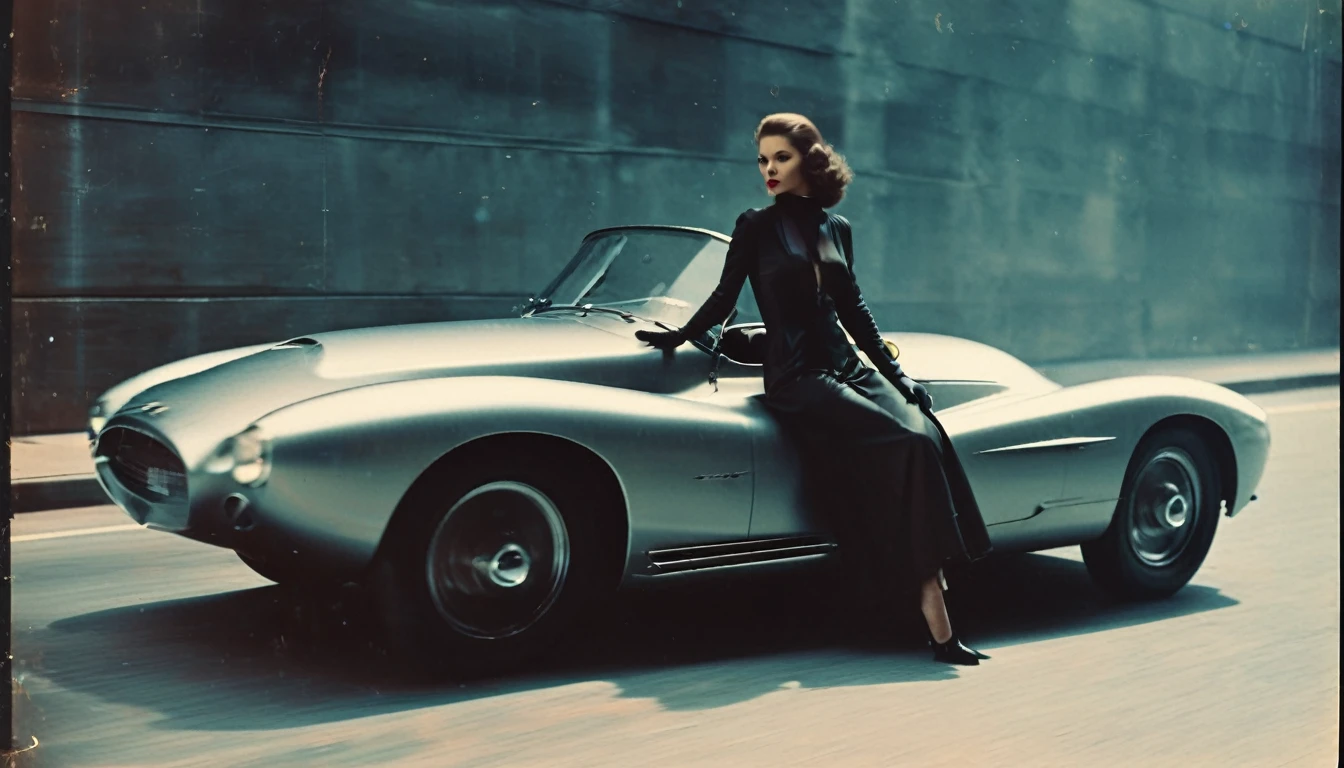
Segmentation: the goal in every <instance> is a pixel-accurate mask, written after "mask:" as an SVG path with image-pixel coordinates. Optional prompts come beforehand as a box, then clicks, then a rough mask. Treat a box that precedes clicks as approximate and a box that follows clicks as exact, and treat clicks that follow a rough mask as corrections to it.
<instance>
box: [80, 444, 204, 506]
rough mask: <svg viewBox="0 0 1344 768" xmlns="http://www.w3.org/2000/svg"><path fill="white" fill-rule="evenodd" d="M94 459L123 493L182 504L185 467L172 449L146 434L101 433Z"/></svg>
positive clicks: (185, 494) (184, 492)
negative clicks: (101, 459) (109, 472)
mask: <svg viewBox="0 0 1344 768" xmlns="http://www.w3.org/2000/svg"><path fill="white" fill-rule="evenodd" d="M96 455H97V456H102V457H106V459H107V466H108V467H109V468H110V469H111V470H112V474H113V475H114V476H115V477H116V478H117V482H119V483H121V485H122V486H123V487H125V488H126V490H128V491H130V492H131V493H134V494H135V495H137V496H139V497H141V498H144V499H147V500H149V501H185V500H186V498H187V468H186V466H185V465H184V464H183V463H182V460H181V459H179V458H178V457H177V454H176V453H173V450H172V449H171V448H169V447H168V446H166V445H164V444H163V443H161V442H159V441H158V440H155V439H154V438H152V437H149V436H148V435H144V434H141V433H139V432H136V431H135V430H132V429H126V428H125V427H113V428H111V429H107V430H104V431H103V433H102V434H101V435H100V436H99V437H98V451H97V454H96Z"/></svg>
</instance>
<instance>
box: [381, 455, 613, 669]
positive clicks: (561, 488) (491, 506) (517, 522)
mask: <svg viewBox="0 0 1344 768" xmlns="http://www.w3.org/2000/svg"><path fill="white" fill-rule="evenodd" d="M519 464H520V462H519V461H518V460H517V459H516V458H513V459H511V460H502V459H501V460H496V461H490V462H483V463H473V464H472V465H471V471H470V475H469V476H466V477H461V478H454V479H452V480H448V481H446V482H434V483H427V484H425V485H424V486H423V487H422V488H420V489H419V490H417V491H416V492H415V493H414V497H413V498H409V499H408V500H407V503H408V508H407V510H406V511H407V513H409V514H410V515H412V519H411V520H409V521H408V524H407V525H405V526H401V527H400V529H399V530H398V531H396V532H395V534H394V540H393V541H390V542H388V543H389V547H388V548H387V551H386V556H385V557H384V558H383V562H382V563H381V564H380V565H381V569H382V578H383V579H384V583H385V585H386V586H388V587H390V589H382V590H379V591H380V592H381V593H382V594H381V595H380V600H382V599H384V598H385V599H386V600H387V602H386V604H385V605H384V606H383V607H384V615H385V616H386V617H387V619H388V620H389V621H390V623H391V626H390V627H389V629H390V630H391V631H392V632H394V633H395V634H397V635H399V636H400V637H401V639H402V640H406V639H410V638H414V639H415V647H414V648H413V650H414V651H416V655H421V654H422V653H427V654H428V655H429V656H430V657H431V658H432V659H434V660H435V661H437V662H440V663H442V664H443V666H445V667H446V668H448V669H451V670H453V671H455V672H459V673H487V674H488V673H491V672H495V671H500V670H502V669H506V668H509V667H514V666H517V665H519V664H521V663H522V662H524V661H525V660H528V659H531V658H533V657H535V656H537V655H539V654H541V653H542V652H543V651H545V650H548V649H549V648H550V647H551V645H552V644H553V643H554V642H555V641H556V640H557V639H558V638H559V637H560V636H561V635H562V634H563V632H564V631H565V630H566V629H568V628H569V627H570V626H572V624H573V622H574V620H575V618H576V617H577V616H578V615H579V613H580V611H581V609H583V608H584V607H585V604H586V603H588V602H591V600H592V598H593V597H595V596H596V595H597V593H598V589H599V583H600V581H601V579H600V576H601V567H600V565H601V562H602V560H601V554H602V553H601V552H600V551H599V537H598V536H597V535H596V531H595V529H594V523H595V515H594V512H595V511H596V510H594V509H589V508H585V495H584V493H583V490H582V486H581V485H579V484H577V483H576V482H574V481H573V480H572V479H571V478H568V477H566V476H564V475H563V474H561V473H560V472H559V471H557V470H555V469H553V468H548V467H545V466H537V465H532V466H519Z"/></svg>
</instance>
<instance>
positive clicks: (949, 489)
mask: <svg viewBox="0 0 1344 768" xmlns="http://www.w3.org/2000/svg"><path fill="white" fill-rule="evenodd" d="M765 401H766V403H767V404H768V405H769V406H770V408H771V410H772V411H774V412H775V413H776V415H777V416H778V418H779V420H780V422H781V424H783V425H784V427H785V429H786V431H787V432H789V433H791V434H792V435H793V436H794V437H795V439H797V440H799V441H800V442H801V447H802V449H803V450H802V454H803V456H804V461H805V465H806V467H805V471H806V483H805V485H806V487H807V489H808V495H809V496H810V497H811V498H810V502H811V503H812V504H813V505H814V508H819V509H821V510H822V511H823V513H824V514H825V515H826V516H827V517H828V519H829V520H830V521H831V522H832V524H833V525H834V526H835V528H836V533H837V536H838V538H839V539H840V543H841V550H842V552H844V551H846V550H848V551H849V553H850V554H855V553H857V554H858V555H859V556H861V557H863V558H864V559H865V560H867V561H868V562H869V563H870V564H871V565H872V566H873V567H872V569H871V573H872V574H873V575H874V576H876V577H877V578H878V579H880V580H881V581H885V582H887V584H886V585H885V586H888V587H891V588H895V589H899V590H901V591H908V590H910V589H911V588H913V587H916V586H917V585H918V584H920V583H922V582H924V581H925V580H927V579H928V578H929V577H931V576H934V575H935V574H937V573H938V571H939V569H940V568H941V567H942V566H943V565H944V563H947V562H949V561H951V562H970V561H973V560H977V559H979V558H981V557H983V556H984V555H986V554H988V553H989V551H990V543H989V534H988V532H987V530H986V529H985V523H984V518H983V516H982V515H981V514H980V508H979V506H978V505H977V504H976V501H975V494H974V493H973V492H972V490H971V486H970V482H969V481H968V480H967V478H966V473H965V471H964V470H963V469H962V466H961V462H960V460H958V458H957V455H956V451H955V450H954V449H953V447H952V442H951V440H950V439H949V438H948V436H947V433H946V432H945V431H944V430H943V428H942V425H941V424H939V423H938V420H937V419H936V418H934V416H933V414H932V413H929V412H927V411H925V410H923V409H921V408H920V406H918V405H913V404H911V403H909V402H907V401H906V399H905V397H904V396H903V395H901V393H900V392H899V391H898V390H897V389H896V388H895V387H894V386H892V384H891V383H890V382H888V381H887V380H886V378H884V377H883V376H882V375H881V374H879V373H878V372H877V371H875V370H873V369H871V368H866V369H864V372H863V373H861V374H860V375H858V376H856V377H854V378H853V379H850V380H842V379H839V378H837V377H835V376H833V375H831V374H830V373H829V372H820V371H813V372H807V373H805V374H803V375H802V376H800V377H797V378H794V379H792V380H790V381H788V382H782V383H780V384H779V385H777V386H775V387H772V388H771V390H770V392H769V393H768V394H767V395H766V398H765Z"/></svg>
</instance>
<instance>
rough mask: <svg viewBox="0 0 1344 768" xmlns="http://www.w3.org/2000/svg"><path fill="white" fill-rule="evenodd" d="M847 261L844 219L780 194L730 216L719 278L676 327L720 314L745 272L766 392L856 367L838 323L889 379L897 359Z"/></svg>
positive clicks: (689, 329) (688, 334)
mask: <svg viewBox="0 0 1344 768" xmlns="http://www.w3.org/2000/svg"><path fill="white" fill-rule="evenodd" d="M853 268H854V261H853V244H852V238H851V234H850V228H849V222H848V221H846V220H845V218H844V217H842V216H837V215H835V214H830V213H827V212H826V211H825V210H824V209H823V208H822V207H821V206H820V205H819V204H818V203H817V202H816V201H815V200H813V199H811V198H807V197H801V196H798V195H792V194H788V193H785V194H781V195H779V196H777V197H776V198H775V204H774V205H772V206H770V207H769V208H760V209H752V210H748V211H746V212H744V213H743V214H742V215H741V216H739V217H738V219H737V224H736V226H735V227H734V229H733V241H732V243H731V244H730V245H729V247H728V255H727V258H726V260H725V262H724V265H723V275H722V276H721V277H720V279H719V285H718V287H717V288H715V289H714V292H713V293H712V294H711V295H710V297H709V299H708V300H706V301H705V303H704V305H702V306H701V307H700V309H699V310H697V311H696V313H695V315H694V316H693V317H692V318H691V319H690V320H689V321H688V322H687V323H686V325H685V326H684V327H683V328H682V335H683V336H684V337H685V338H688V339H690V338H695V337H697V336H699V335H700V334H702V333H704V332H705V331H707V330H709V329H710V328H712V327H713V326H714V325H716V324H718V323H721V322H723V320H724V318H726V317H727V316H728V313H729V312H731V311H732V308H733V306H734V305H735V304H736V303H737V298H738V295H739V294H740V293H741V292H742V284H743V282H744V281H745V280H748V279H750V280H751V288H752V291H753V292H754V293H755V294H756V303H757V305H758V306H759V307H760V310H761V319H762V320H763V321H764V322H765V326H766V328H767V329H768V333H767V334H766V345H767V351H766V359H765V370H764V377H765V390H766V393H767V395H768V394H769V393H770V392H771V391H772V390H773V389H774V388H775V387H777V386H780V385H783V384H787V383H788V382H789V381H791V380H793V379H794V378H796V377H798V376H800V375H802V374H805V373H808V372H821V373H827V374H829V375H832V376H835V377H836V378H838V379H840V380H842V381H848V380H851V379H854V378H857V377H858V376H860V375H862V374H863V373H864V371H865V366H864V365H863V361H862V360H860V359H859V357H858V355H856V354H854V346H853V345H851V344H850V342H849V339H847V338H846V337H845V331H849V335H850V336H852V337H853V338H854V342H855V344H856V345H857V346H858V347H859V349H861V350H863V353H864V354H865V355H867V356H868V358H869V359H870V360H872V361H873V364H874V365H875V366H876V367H877V369H878V371H879V372H880V373H882V375H883V376H885V377H886V378H887V379H888V380H889V381H891V382H892V384H897V380H898V379H899V378H900V377H901V376H902V375H903V374H902V372H901V368H900V365H899V364H898V363H897V362H896V361H895V360H893V359H892V357H891V353H890V351H889V350H888V349H887V347H886V345H885V344H883V343H882V336H881V334H880V333H879V332H878V328H877V323H876V321H874V320H873V315H872V313H871V312H870V311H869V310H868V305H867V304H866V303H865V302H864V300H863V295H862V293H861V292H860V291H859V285H858V282H857V281H856V280H855V279H854V269H853ZM818 276H820V280H818ZM841 324H843V329H842V327H841ZM897 386H898V387H899V385H897Z"/></svg>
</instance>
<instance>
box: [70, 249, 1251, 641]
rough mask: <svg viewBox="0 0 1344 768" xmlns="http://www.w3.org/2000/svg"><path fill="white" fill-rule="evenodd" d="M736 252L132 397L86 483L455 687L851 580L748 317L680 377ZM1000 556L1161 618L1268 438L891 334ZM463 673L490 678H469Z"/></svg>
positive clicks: (207, 359)
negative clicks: (422, 658) (403, 636)
mask: <svg viewBox="0 0 1344 768" xmlns="http://www.w3.org/2000/svg"><path fill="white" fill-rule="evenodd" d="M728 242H729V240H728V238H727V237H725V236H724V235H721V234H718V233H715V232H709V231H705V230H699V229H690V228H685V227H661V226H635V227H619V228H612V229H604V230H599V231H597V232H593V233H592V234H590V235H588V236H587V237H586V238H585V239H584V241H583V243H582V246H581V247H580V249H579V251H578V253H577V254H576V255H575V256H574V258H573V259H571V260H570V261H569V263H568V264H567V265H566V266H565V267H564V269H563V271H561V272H560V274H559V275H558V276H557V277H556V278H555V279H554V280H553V281H552V282H551V284H550V285H549V286H547V287H546V289H545V290H544V291H542V292H541V293H539V294H538V295H537V296H536V297H534V298H533V299H530V300H529V302H528V305H527V307H526V308H525V309H524V311H522V313H521V316H518V317H509V318H503V319H496V320H479V321H465V322H445V323H429V324H418V325H403V326H391V327H379V328H366V329H359V330H346V331H339V332H333V333H322V334H314V335H312V336H306V337H302V338H295V339H290V340H288V341H284V342H281V343H278V344H271V345H262V346H255V347H247V348H242V349H236V350H228V351H225V352H218V353H214V354H211V355H202V356H199V357H195V358H190V359H187V360H183V361H180V362H178V363H174V364H172V365H168V366H164V367H163V368H158V369H155V370H153V371H149V372H147V373H145V374H142V375H140V376H137V377H135V378H133V379H131V380H129V381H127V382H125V383H123V384H121V385H118V386H117V387H114V388H113V389H111V390H109V391H108V392H107V393H106V394H104V395H103V396H102V397H101V398H100V399H99V400H98V402H97V403H95V404H94V406H93V408H92V410H91V414H90V430H91V432H92V433H93V435H94V436H95V438H96V440H95V442H94V448H93V452H94V457H95V463H96V467H97V472H98V477H99V479H100V481H101V482H102V484H103V487H104V488H105V489H106V491H107V493H108V494H109V495H110V496H111V498H112V499H113V500H115V501H116V503H117V504H118V505H120V506H121V507H122V508H123V509H124V510H125V511H126V512H127V514H129V515H130V516H131V517H132V518H134V519H135V520H136V521H138V522H140V523H141V524H143V525H145V526H147V527H150V528H154V529H158V530H162V531H168V532H171V533H176V534H178V535H181V536H186V537H188V538H191V539H195V540H197V541H202V542H206V543H209V544H214V545H216V546H220V547H226V548H228V549H232V550H234V551H235V552H237V553H238V555H239V557H240V558H241V559H242V560H243V562H244V563H246V564H247V565H248V566H250V567H251V568H253V569H254V570H256V571H257V572H258V573H260V574H261V575H263V576H265V577H266V578H268V579H271V580H274V581H277V582H280V583H300V582H302V583H309V582H313V581H332V582H342V583H344V582H349V581H355V582H360V583H363V584H368V585H372V586H374V587H376V589H374V592H375V593H376V594H379V595H383V596H384V597H385V598H386V600H387V601H388V602H389V604H390V603H395V604H396V605H397V606H398V607H397V609H396V613H397V614H398V615H400V616H402V617H404V618H405V619H406V620H407V621H409V622H411V623H412V625H413V627H414V629H413V630H412V631H411V632H412V634H416V635H417V636H423V637H426V638H431V639H432V641H433V643H434V644H435V647H436V648H437V649H438V650H439V651H440V652H441V654H442V652H444V651H447V652H448V655H452V656H453V657H455V658H461V659H464V660H466V659H471V660H482V661H484V660H487V659H488V660H494V661H502V663H508V662H509V661H510V660H517V659H520V658H521V657H523V656H526V655H528V654H531V653H533V652H536V651H538V650H540V649H542V648H544V647H546V646H547V645H548V643H549V642H550V641H551V640H552V639H554V638H555V637H556V636H557V633H560V632H562V631H563V630H564V629H565V627H566V626H570V625H572V624H573V622H574V621H575V619H576V618H577V617H578V616H580V615H581V614H582V612H583V611H584V610H587V609H589V608H591V607H592V606H595V605H599V604H600V603H601V599H600V598H601V596H603V595H604V594H607V593H609V592H610V591H611V590H615V589H637V588H641V587H646V586H649V585H653V584H658V583H662V582H676V581H681V580H686V579H694V578H711V579H712V578H716V577H722V576H723V575H724V574H726V573H729V572H734V573H736V572H745V571H751V570H762V569H771V568H795V567H802V566H808V565H816V564H821V563H824V562H827V561H829V560H831V559H833V558H835V557H836V556H837V555H840V554H842V551H841V548H840V547H838V545H837V543H836V539H835V537H834V536H833V535H832V533H831V531H830V530H829V529H828V525H827V521H828V514H827V510H825V509H817V508H815V505H813V504H810V503H809V502H808V499H809V496H808V495H807V494H806V493H805V492H804V477H805V475H804V470H805V469H806V468H809V467H810V466H811V464H807V463H805V462H804V461H803V458H802V454H801V452H800V449H799V448H798V447H797V446H796V445H795V444H794V443H793V442H792V441H790V440H789V439H788V438H787V437H786V436H785V435H784V434H783V433H782V431H781V428H780V426H779V425H778V424H777V423H776V421H775V420H774V419H773V417H772V416H771V414H770V412H769V411H768V410H767V409H766V407H765V406H764V404H763V403H762V380H761V375H760V374H761V372H760V368H761V363H762V354H763V350H764V344H763V343H762V342H763V341H764V338H763V334H765V333H766V330H765V329H764V328H763V326H762V325H761V323H760V322H759V315H758V313H757V310H756V305H755V301H754V299H753V297H752V295H751V290H750V286H747V287H746V288H745V289H744V291H743V294H742V296H741V298H740V300H739V302H738V304H737V307H736V310H735V311H734V312H733V313H732V314H731V315H730V316H729V317H726V318H724V322H723V323H722V324H720V325H718V326H716V327H715V328H714V329H712V330H711V331H710V332H709V333H708V334H706V335H705V336H704V337H703V338H700V339H697V340H694V341H693V343H692V344H690V345H687V346H684V347H682V348H680V349H678V350H677V351H675V352H662V351H659V350H656V349H652V348H650V347H648V346H646V345H644V344H643V343H641V342H639V341H637V340H636V339H635V331H637V330H640V329H653V328H657V327H664V328H666V327H669V326H678V325H680V324H682V323H684V322H685V321H686V320H687V319H688V318H689V317H690V316H691V314H692V313H693V312H694V311H695V309H696V308H697V307H698V306H699V304H700V302H702V301H703V300H704V299H705V298H706V297H707V296H708V295H709V293H710V291H711V290H712V289H713V287H714V285H715V284H716V283H717V280H718V277H719V273H720V271H721V269H722V266H723V262H724V256H725V252H726V250H727V244H728ZM888 343H892V344H895V343H899V345H900V346H899V350H898V353H899V354H900V359H901V362H902V363H903V365H904V367H905V369H906V370H907V371H908V372H910V373H911V375H913V376H914V377H916V378H917V379H918V380H920V381H921V382H923V383H924V384H925V385H926V386H927V387H928V389H929V391H930V392H931V394H932V395H933V398H934V407H935V409H936V412H937V416H938V418H939V420H940V421H941V422H942V424H943V426H944V427H945V428H946V430H947V431H948V433H949V435H950V436H951V437H952V439H953V441H954V443H955V445H956V448H957V451H958V454H959V455H960V456H961V458H962V461H963V463H964V465H965V469H966V472H967V474H968V475H969V477H970V481H971V484H972V486H973V488H974V490H975V492H976V494H977V496H978V498H979V501H980V504H981V507H982V511H983V513H984V516H985V522H986V523H987V524H988V526H989V532H990V536H991V538H992V542H993V545H994V548H995V550H996V551H997V552H1014V551H1015V552H1024V551H1032V550H1040V549H1046V548H1052V547H1058V546H1063V545H1072V544H1081V545H1082V549H1083V555H1084V557H1085V559H1086V563H1087V566H1088V569H1089V571H1090V572H1091V573H1092V574H1093V576H1094V577H1095V579H1096V580H1097V581H1098V582H1099V583H1100V584H1102V585H1103V586H1104V587H1106V588H1108V589H1109V590H1111V591H1113V592H1115V593H1118V594H1120V595H1124V596H1128V597H1157V596H1163V595H1169V594H1171V593H1173V592H1175V591H1176V590H1178V589H1180V588H1181V587H1182V586H1183V585H1184V584H1185V583H1186V582H1188V581H1189V580H1190V578H1191V577H1192V576H1193V575H1194V573H1195V571H1196V570H1197V569H1198V568H1199V566H1200V564H1201V563H1202V562H1203V560H1204V557H1205V555H1206V554H1207V553H1208V551H1209V547H1210V544H1211V543H1212V540H1213V535H1214V530H1215V528H1216V527H1217V524H1218V517H1219V513H1220V512H1224V513H1225V514H1226V515H1227V516H1229V517H1231V516H1232V515H1235V514H1236V513H1237V512H1239V511H1240V510H1241V509H1243V508H1244V507H1245V506H1246V505H1247V503H1248V502H1250V501H1251V500H1253V499H1254V498H1255V497H1254V495H1253V493H1254V492H1255V490H1256V484H1257V483H1258V482H1259V480H1260V476H1261V473H1262V471H1263V470H1264V467H1265V460H1266V454H1267V452H1268V449H1269V431H1268V427H1267V424H1266V417H1265V414H1264V412H1263V411H1262V410H1261V409H1260V408H1258V407H1256V406H1255V405H1253V404H1252V403H1250V402H1249V401H1248V400H1246V398H1244V397H1242V396H1240V395H1238V394H1235V393H1233V392H1231V391H1229V390H1227V389H1225V388H1222V387H1219V386H1216V385H1213V384H1209V383H1205V382H1201V381H1195V380H1190V379H1184V378H1174V377H1166V376H1135V377H1128V378H1120V379H1112V380H1108V381H1100V382H1095V383H1090V384H1083V385H1080V386H1072V387H1061V386H1059V385H1058V384H1055V383H1054V382H1052V381H1050V380H1048V379H1047V378H1045V377H1044V376H1042V375H1040V374H1039V373H1038V372H1036V371H1035V370H1033V369H1032V368H1031V367H1029V366H1027V365H1025V364H1023V363H1022V362H1020V361H1019V360H1017V359H1015V358H1013V357H1012V356H1010V355H1008V354H1005V353H1004V352H1001V351H999V350H996V349H993V348H991V347H988V346H985V345H983V344H979V343H976V342H972V341H967V340H964V339H958V338H951V337H947V336H938V335H931V334H916V333H910V334H901V335H900V336H899V337H896V338H894V339H889V340H888ZM473 663H475V662H474V661H473Z"/></svg>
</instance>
